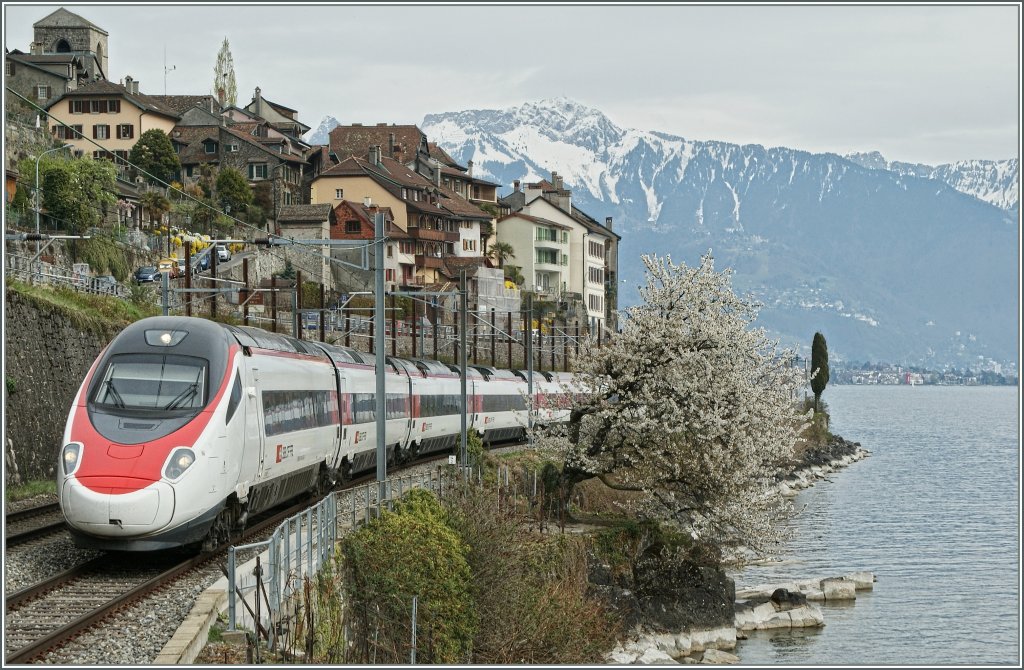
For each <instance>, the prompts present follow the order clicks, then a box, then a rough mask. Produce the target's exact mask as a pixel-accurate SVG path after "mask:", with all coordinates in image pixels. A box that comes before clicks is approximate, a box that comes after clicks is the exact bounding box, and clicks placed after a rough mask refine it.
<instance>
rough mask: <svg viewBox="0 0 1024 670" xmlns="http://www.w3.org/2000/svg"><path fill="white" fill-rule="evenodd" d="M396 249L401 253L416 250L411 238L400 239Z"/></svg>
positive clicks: (410, 252)
mask: <svg viewBox="0 0 1024 670" xmlns="http://www.w3.org/2000/svg"><path fill="white" fill-rule="evenodd" d="M398 250H399V251H400V252H402V253H403V254H410V255H412V254H413V253H415V252H416V245H414V244H413V243H412V241H411V240H402V241H401V242H399V243H398Z"/></svg>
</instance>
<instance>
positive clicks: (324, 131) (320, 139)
mask: <svg viewBox="0 0 1024 670" xmlns="http://www.w3.org/2000/svg"><path fill="white" fill-rule="evenodd" d="M340 125H341V122H340V121H338V119H336V118H334V117H333V116H330V115H328V116H325V117H324V118H323V119H321V120H320V125H318V126H317V127H316V128H314V129H311V130H308V131H306V134H305V135H303V136H302V141H303V142H305V143H306V144H327V139H328V137H329V136H330V133H331V131H332V130H334V129H335V128H336V127H338V126H340Z"/></svg>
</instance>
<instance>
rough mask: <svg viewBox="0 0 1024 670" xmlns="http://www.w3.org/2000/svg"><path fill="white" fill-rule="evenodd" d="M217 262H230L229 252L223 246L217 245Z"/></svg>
mask: <svg viewBox="0 0 1024 670" xmlns="http://www.w3.org/2000/svg"><path fill="white" fill-rule="evenodd" d="M217 260H218V261H219V262H222V263H223V262H224V261H229V260H231V252H230V251H229V250H228V248H227V247H226V246H224V245H223V244H218V245H217Z"/></svg>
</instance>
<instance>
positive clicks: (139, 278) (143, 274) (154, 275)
mask: <svg viewBox="0 0 1024 670" xmlns="http://www.w3.org/2000/svg"><path fill="white" fill-rule="evenodd" d="M134 276H135V281H136V282H137V283H139V284H141V283H143V282H149V281H159V279H160V271H159V270H157V269H156V266H155V265H143V266H142V267H141V268H139V269H138V270H136V271H135V275H134Z"/></svg>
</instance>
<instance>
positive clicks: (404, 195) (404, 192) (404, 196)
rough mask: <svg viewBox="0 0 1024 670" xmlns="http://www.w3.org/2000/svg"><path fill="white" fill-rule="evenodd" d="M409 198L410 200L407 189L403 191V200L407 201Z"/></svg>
mask: <svg viewBox="0 0 1024 670" xmlns="http://www.w3.org/2000/svg"><path fill="white" fill-rule="evenodd" d="M408 198H409V192H408V191H407V190H406V189H404V188H403V189H402V200H407V199H408Z"/></svg>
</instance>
